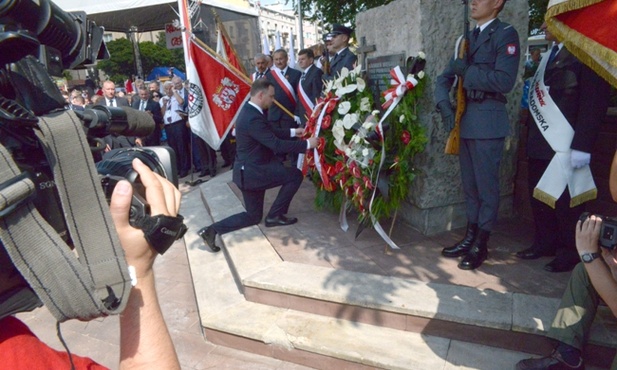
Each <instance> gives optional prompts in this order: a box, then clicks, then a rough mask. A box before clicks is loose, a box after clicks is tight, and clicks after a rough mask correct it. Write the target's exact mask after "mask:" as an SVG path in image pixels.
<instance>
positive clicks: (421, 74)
mask: <svg viewBox="0 0 617 370" xmlns="http://www.w3.org/2000/svg"><path fill="white" fill-rule="evenodd" d="M423 78H424V71H420V72H418V79H419V80H421V79H423Z"/></svg>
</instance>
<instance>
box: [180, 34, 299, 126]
mask: <svg viewBox="0 0 617 370" xmlns="http://www.w3.org/2000/svg"><path fill="white" fill-rule="evenodd" d="M191 39H192V40H194V41H195V42H196V43H197V44H198V45H199V46H201V47H202V48H204V49H206V50H207V51H208V52H209V53H210V54H212V55H218V53H217V52H216V51H214V50H212V48H211V47H209V46H208V45H206V43H205V42H203V41H201V40H200V39H198V38H197V37H192V38H191ZM217 59H218V60H219V61H220V62H221V63H223V64H225V66H226V67H227V68H229V69H231V70H232V71H233V72H234V73H235V74H237V75H238V76H239V77H240V78H242V79H243V80H244V81H245V82H247V83H248V84H249V85H252V84H253V81H251V79H250V78H249V77H248V76H247V75H245V74H244V73H242V72H241V71H240V70H238V68H236V67H234V66H233V65H231V64H230V63H229V62H228V61H226V60H223V59H221V58H217ZM274 104H276V105H277V106H278V107H279V108H281V110H282V111H283V112H285V114H287V115H288V116H290V117H291V118H294V117H295V116H296V115H295V114H293V113H291V112H290V111H289V109H287V108H285V107H284V106H283V105H282V104H281V103H280V102H279V101H277V100H276V99H274Z"/></svg>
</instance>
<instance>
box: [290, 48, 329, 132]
mask: <svg viewBox="0 0 617 370" xmlns="http://www.w3.org/2000/svg"><path fill="white" fill-rule="evenodd" d="M314 59H315V56H314V55H313V50H311V49H302V50H300V52H299V53H298V66H299V67H300V68H302V69H303V72H302V76H301V77H300V83H299V84H298V100H299V102H298V104H297V106H296V115H297V116H298V117H300V122H302V125H303V126H304V125H305V124H306V121H308V118H309V117H310V116H311V113H312V112H313V109H314V108H315V102H316V101H317V98H319V96H320V95H321V91H322V90H323V79H322V77H323V71H322V70H321V69H319V68H317V67H315V66H314V65H313V61H314Z"/></svg>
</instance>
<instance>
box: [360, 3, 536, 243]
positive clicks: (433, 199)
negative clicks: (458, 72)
mask: <svg viewBox="0 0 617 370" xmlns="http://www.w3.org/2000/svg"><path fill="white" fill-rule="evenodd" d="M462 16H463V5H462V4H461V2H460V1H457V0H439V1H435V0H396V1H394V2H392V3H390V4H388V5H385V6H381V7H378V8H374V9H370V10H367V11H365V12H362V13H360V14H358V16H357V17H356V36H357V37H358V39H359V40H361V39H362V38H364V39H365V41H366V45H375V47H376V50H375V52H372V53H370V54H368V57H369V58H372V57H377V56H383V55H390V54H399V53H405V54H406V55H407V56H415V55H417V53H418V52H419V51H423V52H424V53H426V60H427V64H426V69H425V72H426V78H428V85H427V89H426V90H425V97H424V99H423V101H422V103H421V107H420V110H419V112H420V115H419V117H420V122H421V123H422V125H424V126H425V128H426V135H427V136H428V139H429V141H428V145H427V147H426V150H425V152H424V153H422V154H420V155H418V156H417V158H416V165H417V168H418V169H419V170H420V171H421V173H420V175H419V176H418V177H416V180H415V182H414V184H413V186H412V189H411V190H412V191H411V195H410V198H409V203H408V204H406V205H405V206H404V207H403V208H402V209H401V211H400V212H399V214H400V216H402V217H403V219H404V221H406V222H407V223H409V224H411V225H412V226H413V227H414V228H417V229H418V230H420V231H421V232H422V233H424V234H434V233H437V232H441V231H445V230H450V229H452V228H457V227H461V226H464V225H465V223H466V216H465V209H464V206H463V192H462V186H461V181H460V170H459V165H458V156H452V155H446V154H444V147H445V143H446V139H447V134H446V132H444V130H443V129H442V123H441V117H440V116H439V114H438V113H437V112H436V111H435V108H434V107H435V101H434V99H433V91H434V86H433V83H434V81H435V80H436V77H437V76H438V75H439V74H440V73H441V72H442V71H443V69H444V68H445V66H446V63H447V62H448V60H449V58H451V57H452V55H453V52H454V42H455V40H456V38H457V37H458V36H459V35H460V34H461V33H462V21H461V19H462ZM499 18H500V19H501V20H502V21H505V22H508V23H511V24H512V25H514V27H515V28H516V29H517V30H518V33H519V37H520V38H521V49H522V50H525V47H526V45H527V27H528V4H527V1H526V0H510V1H508V2H507V3H506V6H505V9H504V10H503V11H502V13H501V15H500V17H499ZM471 25H472V27H473V26H474V23H473V21H472V22H471ZM523 54H524V53H523ZM523 59H524V57H523V56H521V67H520V69H519V79H518V82H517V84H516V86H515V87H514V89H513V90H512V92H511V93H510V94H508V95H507V97H508V101H509V104H508V109H509V112H510V122H511V126H512V136H510V137H508V138H506V142H505V151H504V157H503V160H502V168H501V181H500V188H501V195H502V202H501V207H500V217H505V216H509V215H511V214H512V194H513V189H514V186H513V183H514V176H515V172H516V149H517V146H518V139H519V138H518V132H519V130H518V113H519V104H520V100H521V94H522V79H521V78H520V76H522V72H523V65H524V60H523Z"/></svg>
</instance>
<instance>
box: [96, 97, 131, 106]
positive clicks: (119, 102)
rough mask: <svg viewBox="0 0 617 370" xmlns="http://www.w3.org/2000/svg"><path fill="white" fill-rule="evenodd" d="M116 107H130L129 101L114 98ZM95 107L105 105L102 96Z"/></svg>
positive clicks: (105, 102)
mask: <svg viewBox="0 0 617 370" xmlns="http://www.w3.org/2000/svg"><path fill="white" fill-rule="evenodd" d="M115 99H116V106H118V107H130V105H129V101H128V100H127V99H126V98H115ZM95 105H107V98H106V97H105V96H103V99H101V100H99V101H98V102H97V103H96V104H95Z"/></svg>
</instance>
